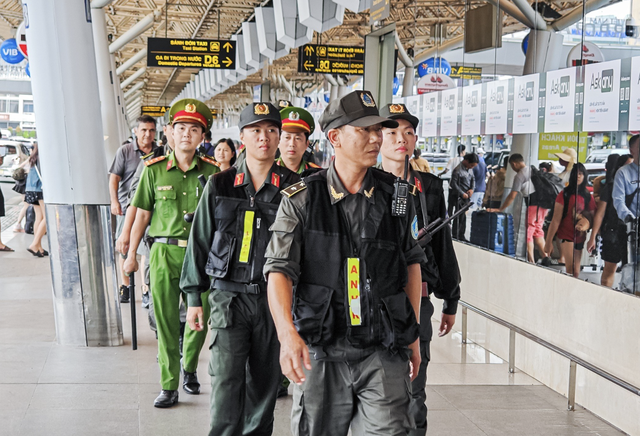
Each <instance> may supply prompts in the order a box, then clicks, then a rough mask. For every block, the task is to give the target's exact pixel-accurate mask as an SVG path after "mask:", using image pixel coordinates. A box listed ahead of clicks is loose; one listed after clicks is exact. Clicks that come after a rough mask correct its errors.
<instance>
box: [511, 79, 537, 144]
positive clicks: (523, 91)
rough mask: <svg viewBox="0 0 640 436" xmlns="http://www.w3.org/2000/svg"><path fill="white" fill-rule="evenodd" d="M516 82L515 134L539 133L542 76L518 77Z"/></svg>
mask: <svg viewBox="0 0 640 436" xmlns="http://www.w3.org/2000/svg"><path fill="white" fill-rule="evenodd" d="M514 81H515V90H514V97H513V133H518V134H519V133H537V132H538V96H539V94H540V74H531V75H528V76H520V77H516V78H515V79H514Z"/></svg>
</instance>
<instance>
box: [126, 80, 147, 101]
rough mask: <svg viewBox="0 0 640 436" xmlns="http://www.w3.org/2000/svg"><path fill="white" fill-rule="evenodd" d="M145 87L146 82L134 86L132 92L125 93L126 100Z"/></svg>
mask: <svg viewBox="0 0 640 436" xmlns="http://www.w3.org/2000/svg"><path fill="white" fill-rule="evenodd" d="M143 86H144V82H138V83H136V84H135V85H133V86H132V87H131V89H130V90H128V91H127V92H125V93H124V99H125V100H129V98H130V97H131V96H132V95H133V94H135V93H136V91H138V90H139V89H141V88H142V87H143Z"/></svg>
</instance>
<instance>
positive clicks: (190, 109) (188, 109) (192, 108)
mask: <svg viewBox="0 0 640 436" xmlns="http://www.w3.org/2000/svg"><path fill="white" fill-rule="evenodd" d="M184 110H185V112H189V113H190V114H193V113H195V112H196V105H195V104H193V103H188V104H187V105H186V106H185V107H184Z"/></svg>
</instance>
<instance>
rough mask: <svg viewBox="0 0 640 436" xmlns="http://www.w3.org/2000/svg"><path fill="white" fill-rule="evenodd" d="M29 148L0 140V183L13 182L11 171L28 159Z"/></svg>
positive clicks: (17, 143)
mask: <svg viewBox="0 0 640 436" xmlns="http://www.w3.org/2000/svg"><path fill="white" fill-rule="evenodd" d="M29 154H30V153H29V147H27V146H26V145H23V144H21V143H19V142H15V141H11V140H7V139H0V181H13V179H12V178H11V175H12V174H13V170H15V169H16V168H18V166H19V165H20V164H21V163H22V162H24V161H25V160H27V159H28V158H29Z"/></svg>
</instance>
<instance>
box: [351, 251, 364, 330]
mask: <svg viewBox="0 0 640 436" xmlns="http://www.w3.org/2000/svg"><path fill="white" fill-rule="evenodd" d="M347 271H348V273H347V292H348V295H349V319H350V320H351V325H361V324H362V310H361V307H360V259H358V258H357V257H350V258H349V259H348V260H347Z"/></svg>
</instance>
